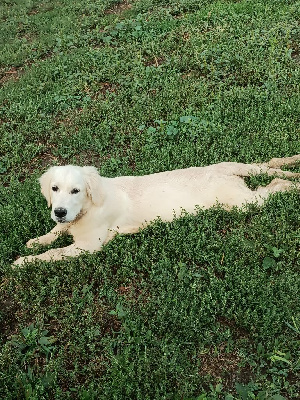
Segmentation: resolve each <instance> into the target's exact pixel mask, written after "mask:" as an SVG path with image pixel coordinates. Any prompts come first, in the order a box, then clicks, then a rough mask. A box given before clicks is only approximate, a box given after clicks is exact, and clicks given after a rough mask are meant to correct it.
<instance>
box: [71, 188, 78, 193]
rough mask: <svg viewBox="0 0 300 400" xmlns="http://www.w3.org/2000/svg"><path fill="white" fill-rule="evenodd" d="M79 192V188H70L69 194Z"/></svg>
mask: <svg viewBox="0 0 300 400" xmlns="http://www.w3.org/2000/svg"><path fill="white" fill-rule="evenodd" d="M79 192H80V190H79V189H72V190H71V194H76V193H79Z"/></svg>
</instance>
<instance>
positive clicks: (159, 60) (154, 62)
mask: <svg viewBox="0 0 300 400" xmlns="http://www.w3.org/2000/svg"><path fill="white" fill-rule="evenodd" d="M164 62H165V59H164V58H163V57H155V56H154V57H153V58H145V61H144V65H145V66H146V67H156V68H157V67H159V66H160V65H162V64H163V63H164Z"/></svg>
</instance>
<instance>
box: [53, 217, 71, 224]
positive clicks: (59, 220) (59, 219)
mask: <svg viewBox="0 0 300 400" xmlns="http://www.w3.org/2000/svg"><path fill="white" fill-rule="evenodd" d="M56 221H57V222H59V223H60V224H65V223H66V222H69V221H67V220H66V218H56Z"/></svg>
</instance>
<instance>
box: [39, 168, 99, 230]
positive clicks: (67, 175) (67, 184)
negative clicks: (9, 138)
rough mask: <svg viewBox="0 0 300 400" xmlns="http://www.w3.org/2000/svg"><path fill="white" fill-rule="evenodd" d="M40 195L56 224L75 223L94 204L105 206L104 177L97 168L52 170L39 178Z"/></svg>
mask: <svg viewBox="0 0 300 400" xmlns="http://www.w3.org/2000/svg"><path fill="white" fill-rule="evenodd" d="M39 182H40V185H41V192H42V194H43V195H44V196H45V198H46V200H47V202H48V207H50V206H51V205H52V211H51V218H52V219H53V220H54V221H55V222H59V223H67V222H72V221H74V220H76V219H77V218H79V217H80V216H81V215H83V214H84V213H85V212H86V211H87V209H88V208H89V207H90V206H91V205H92V204H95V205H96V206H101V204H102V203H103V193H102V183H101V177H100V175H99V174H98V172H97V170H96V168H94V167H78V166H74V165H66V166H60V167H51V168H50V169H48V171H46V172H45V173H44V174H43V175H42V176H41V178H40V179H39Z"/></svg>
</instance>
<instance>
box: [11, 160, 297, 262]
mask: <svg viewBox="0 0 300 400" xmlns="http://www.w3.org/2000/svg"><path fill="white" fill-rule="evenodd" d="M298 161H300V155H296V156H293V157H288V158H274V159H272V160H271V161H269V162H268V163H265V164H242V163H235V162H223V163H220V164H214V165H210V166H207V167H193V168H187V169H179V170H175V171H167V172H161V173H156V174H152V175H145V176H123V177H118V178H104V177H101V176H100V175H99V174H98V172H97V170H96V168H94V167H78V166H73V165H67V166H60V167H52V168H50V169H49V170H48V171H47V172H46V173H44V174H43V175H42V176H41V178H40V184H41V191H42V194H43V195H44V196H45V198H46V200H47V202H48V206H50V205H52V212H51V217H52V219H54V221H55V222H56V223H57V225H56V226H55V227H54V228H53V229H52V230H51V231H50V232H49V233H47V234H46V235H44V236H40V237H38V238H35V239H31V240H29V242H28V243H27V246H28V247H32V246H33V245H34V244H42V245H46V244H50V243H52V242H53V241H54V240H55V239H56V238H57V235H59V234H61V233H63V232H68V233H69V234H71V235H72V236H73V238H74V243H73V244H71V245H70V246H67V247H64V248H59V249H51V250H48V251H46V252H45V253H43V254H40V255H37V256H27V257H21V258H19V259H18V260H16V261H15V264H16V265H21V264H23V263H24V262H29V261H34V260H45V261H49V260H61V259H63V258H65V257H76V256H78V255H79V254H80V253H82V252H84V251H88V252H94V251H99V250H100V249H101V247H102V246H103V245H104V244H105V243H107V242H108V241H109V240H111V239H112V238H113V237H114V236H115V234H116V233H134V232H138V230H139V229H140V228H143V227H145V226H146V225H147V224H149V223H150V222H151V221H153V220H154V219H156V218H157V217H160V218H161V219H162V220H163V221H171V220H172V219H173V218H174V215H176V216H179V215H180V214H181V212H182V210H185V211H187V212H189V213H195V212H196V206H199V207H201V208H204V209H205V208H209V207H212V206H213V205H215V204H216V203H219V204H221V205H223V207H224V208H228V209H230V208H232V207H233V206H237V207H242V206H243V205H245V204H246V203H254V202H257V203H258V204H259V205H261V204H262V203H263V202H264V200H265V199H266V198H267V197H268V196H269V194H270V193H274V192H277V191H285V190H289V189H291V188H293V187H297V188H300V184H299V183H294V182H290V181H288V180H284V179H281V178H280V177H287V178H289V177H299V176H300V174H299V173H293V172H289V171H282V170H281V169H280V167H282V166H283V165H293V164H295V163H296V162H298ZM259 173H267V174H269V175H273V174H276V175H277V177H276V178H275V179H273V180H272V182H271V183H270V184H269V185H268V186H266V187H258V189H257V190H254V191H252V190H250V189H249V188H248V187H247V186H246V184H245V182H244V179H243V177H245V176H249V175H251V174H259ZM62 211H63V212H66V215H64V216H61V215H60V216H59V217H58V216H57V215H56V214H59V213H60V214H61V212H62Z"/></svg>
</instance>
